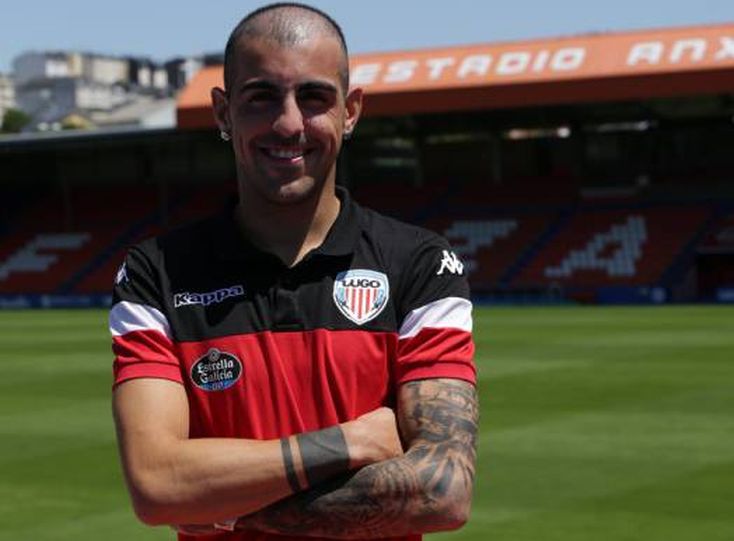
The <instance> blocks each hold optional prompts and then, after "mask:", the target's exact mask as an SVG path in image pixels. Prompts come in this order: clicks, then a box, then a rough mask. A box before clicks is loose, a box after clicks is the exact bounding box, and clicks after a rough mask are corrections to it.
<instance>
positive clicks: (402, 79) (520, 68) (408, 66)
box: [351, 47, 587, 86]
mask: <svg viewBox="0 0 734 541" xmlns="http://www.w3.org/2000/svg"><path fill="white" fill-rule="evenodd" d="M586 54H587V53H586V49H585V48H584V47H566V48H562V49H558V50H555V51H552V50H547V49H543V50H541V51H509V52H506V53H502V54H501V55H499V56H497V57H495V56H493V55H491V54H489V53H487V54H472V55H468V56H464V57H460V58H457V57H453V56H443V57H438V58H428V59H425V60H423V61H418V60H414V59H408V60H395V61H393V62H389V63H387V64H383V63H380V62H377V63H367V64H358V65H356V66H355V67H354V69H353V70H352V72H351V78H352V81H353V84H355V85H364V86H367V85H370V84H375V83H385V84H400V83H407V82H409V81H410V80H412V79H413V78H415V77H416V75H417V73H418V72H419V71H420V70H426V72H427V79H428V80H429V81H438V80H440V79H442V78H444V77H446V76H452V75H453V76H454V77H455V78H457V79H468V78H472V77H487V76H490V75H496V76H499V77H507V76H513V75H523V74H527V73H542V72H545V71H551V72H567V71H575V70H578V69H580V68H581V67H582V66H583V64H584V60H585V59H586Z"/></svg>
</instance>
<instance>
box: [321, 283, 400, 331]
mask: <svg viewBox="0 0 734 541" xmlns="http://www.w3.org/2000/svg"><path fill="white" fill-rule="evenodd" d="M333 297H334V303H336V307H337V308H338V309H339V311H340V312H341V313H342V314H344V316H345V317H346V318H347V319H349V320H350V321H353V322H354V323H356V324H357V325H362V324H364V323H367V322H368V321H370V320H372V319H375V318H376V317H377V316H378V315H379V314H380V312H382V311H383V310H384V308H385V306H387V300H388V298H389V297H390V284H389V282H388V280H387V276H386V275H384V274H383V273H381V272H377V271H372V270H367V269H352V270H348V271H346V272H340V273H339V274H338V275H337V276H336V279H335V280H334V293H333Z"/></svg>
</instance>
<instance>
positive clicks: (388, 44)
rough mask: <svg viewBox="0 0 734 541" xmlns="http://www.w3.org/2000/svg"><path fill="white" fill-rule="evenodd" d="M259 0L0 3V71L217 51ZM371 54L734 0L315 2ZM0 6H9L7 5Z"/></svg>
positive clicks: (600, 26)
mask: <svg viewBox="0 0 734 541" xmlns="http://www.w3.org/2000/svg"><path fill="white" fill-rule="evenodd" d="M265 3H267V2H263V1H255V0H239V1H235V0H208V1H206V0H199V1H192V0H184V1H180V0H179V1H172V0H152V1H151V0H124V1H120V2H100V1H99V0H37V1H25V2H23V1H20V2H19V1H17V0H16V1H11V0H2V1H1V2H0V14H1V15H0V73H8V72H10V71H11V70H12V59H13V58H14V57H15V56H17V55H18V54H20V53H22V52H24V51H26V50H76V51H89V52H97V53H104V54H113V55H133V56H146V57H151V58H152V59H153V60H158V61H164V60H167V59H170V58H172V57H175V56H188V55H198V54H202V53H211V52H219V51H221V50H222V49H223V48H224V44H225V42H226V40H227V36H228V34H229V32H230V30H231V29H232V28H233V27H234V25H235V24H236V23H237V21H239V19H240V18H241V17H242V16H243V15H245V14H246V13H247V12H248V11H250V10H252V9H254V8H256V7H259V6H261V5H263V4H265ZM310 3H311V5H314V6H316V7H319V8H321V9H323V10H324V11H326V12H327V13H329V14H330V15H332V16H333V17H334V18H335V19H336V20H337V22H338V23H339V24H340V25H341V26H342V28H343V30H344V33H345V34H346V37H347V44H348V45H349V48H350V50H351V52H355V53H368V52H378V51H391V50H403V49H421V48H429V47H438V46H446V45H466V44H475V43H491V42H497V41H514V40H525V39H535V38H544V37H557V36H568V35H578V34H587V33H596V32H613V31H623V30H635V29H648V28H663V27H670V26H688V25H697V24H712V23H734V0H583V1H582V0H368V1H365V0H361V1H357V0H312V1H311V2H310ZM3 5H4V6H5V7H3Z"/></svg>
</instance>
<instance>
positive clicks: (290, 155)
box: [260, 147, 311, 164]
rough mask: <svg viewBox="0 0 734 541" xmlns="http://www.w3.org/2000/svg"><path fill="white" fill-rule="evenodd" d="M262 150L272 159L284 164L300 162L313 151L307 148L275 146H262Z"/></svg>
mask: <svg viewBox="0 0 734 541" xmlns="http://www.w3.org/2000/svg"><path fill="white" fill-rule="evenodd" d="M260 152H262V153H263V154H265V156H267V157H268V158H270V159H271V160H276V161H278V162H280V163H284V164H298V163H300V162H301V161H303V159H304V158H305V157H306V156H308V155H309V154H310V153H311V150H310V149H307V148H275V147H261V148H260Z"/></svg>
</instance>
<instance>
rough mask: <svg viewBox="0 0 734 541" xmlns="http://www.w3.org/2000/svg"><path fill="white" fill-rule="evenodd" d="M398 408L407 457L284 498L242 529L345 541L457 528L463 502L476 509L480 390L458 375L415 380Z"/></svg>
mask: <svg viewBox="0 0 734 541" xmlns="http://www.w3.org/2000/svg"><path fill="white" fill-rule="evenodd" d="M398 413H399V419H400V428H401V431H402V433H403V437H404V439H405V441H406V442H408V445H409V448H408V450H407V451H406V453H405V455H403V456H401V457H398V458H394V459H391V460H386V461H384V462H379V463H376V464H372V465H370V466H367V467H365V468H362V469H361V470H359V471H358V472H356V473H351V474H348V475H346V476H342V477H340V478H337V479H332V480H331V481H329V482H327V483H322V484H321V485H318V486H316V487H315V488H313V489H311V490H308V491H305V492H301V493H300V494H296V495H294V496H292V497H290V498H287V499H285V500H282V501H280V502H277V503H275V504H273V505H271V506H269V507H266V508H265V509H263V510H261V511H258V512H257V513H254V514H252V515H249V516H247V517H243V518H242V519H241V521H240V527H241V528H243V529H252V530H260V531H266V532H272V533H278V534H285V535H302V536H321V537H330V538H342V539H359V538H370V537H390V536H396V535H405V534H410V533H425V532H429V531H435V530H441V529H448V528H451V527H455V525H454V526H452V524H451V520H452V519H451V518H450V517H451V516H452V510H455V509H456V507H455V505H456V502H457V501H458V502H462V503H461V505H464V508H466V507H468V505H469V502H470V500H471V492H472V489H473V486H474V465H475V461H476V434H477V424H478V404H477V396H476V390H475V388H474V386H473V385H471V384H469V383H467V382H464V381H460V380H452V379H426V380H420V381H414V382H409V383H406V384H404V385H403V386H402V387H401V389H400V395H399V412H398ZM452 506H454V507H452ZM453 516H456V514H455V513H454V514H453ZM447 517H449V518H448V519H447Z"/></svg>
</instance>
